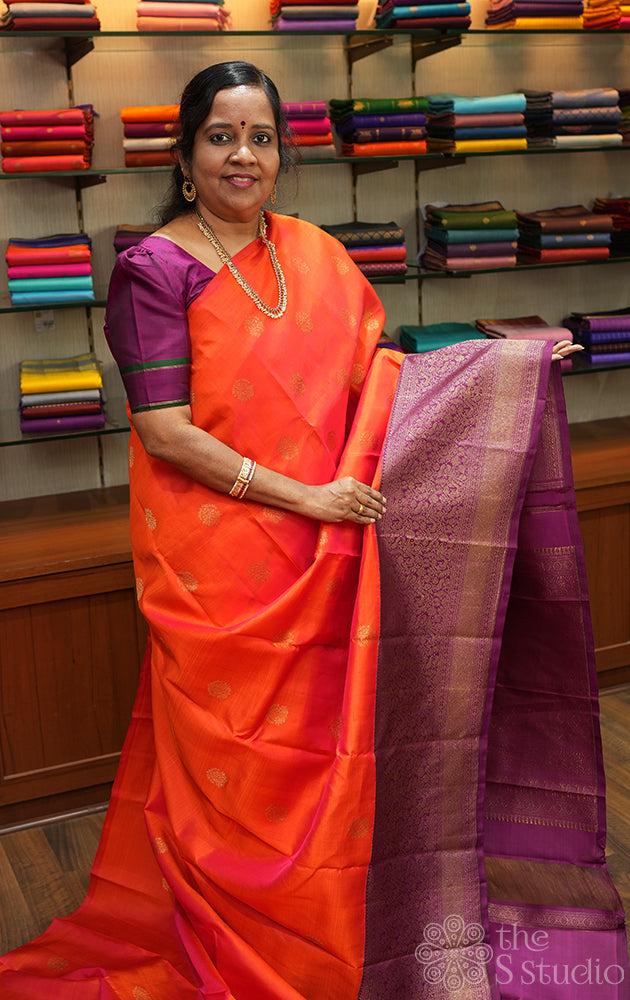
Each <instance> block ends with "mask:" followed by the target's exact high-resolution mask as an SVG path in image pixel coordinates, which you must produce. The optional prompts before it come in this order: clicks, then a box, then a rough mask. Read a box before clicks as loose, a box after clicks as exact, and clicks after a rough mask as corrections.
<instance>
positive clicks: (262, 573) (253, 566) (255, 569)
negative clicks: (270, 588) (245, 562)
mask: <svg viewBox="0 0 630 1000" xmlns="http://www.w3.org/2000/svg"><path fill="white" fill-rule="evenodd" d="M270 574H271V570H270V568H269V566H268V565H267V563H265V562H251V563H250V564H249V566H248V567H247V575H248V577H249V578H250V580H253V582H254V583H265V582H266V581H267V580H268V579H269V576H270Z"/></svg>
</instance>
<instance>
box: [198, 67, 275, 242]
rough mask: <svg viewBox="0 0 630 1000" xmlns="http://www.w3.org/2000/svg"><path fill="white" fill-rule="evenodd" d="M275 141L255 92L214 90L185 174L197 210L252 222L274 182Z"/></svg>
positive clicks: (263, 98) (261, 96) (263, 101)
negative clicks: (188, 173) (210, 105)
mask: <svg viewBox="0 0 630 1000" xmlns="http://www.w3.org/2000/svg"><path fill="white" fill-rule="evenodd" d="M279 141H280V137H279V136H278V132H277V130H276V124H275V119H274V114H273V110H272V107H271V104H270V103H269V99H268V97H267V95H266V94H265V91H264V90H263V89H262V88H261V87H253V86H238V87H230V88H229V89H226V90H220V91H219V92H218V94H217V95H216V97H215V99H214V102H213V104H212V107H211V109H210V114H209V115H208V117H207V118H206V119H205V121H204V122H202V124H201V125H200V126H199V128H198V129H197V134H196V136H195V142H194V146H193V153H192V163H191V164H190V175H191V177H192V180H193V182H194V184H195V187H196V188H197V202H198V203H200V207H205V208H206V209H207V210H208V211H209V212H211V213H212V214H213V215H215V216H216V217H217V218H219V219H222V220H224V221H226V222H248V221H250V220H252V219H254V218H255V217H256V216H257V215H258V212H259V211H260V208H261V206H262V204H263V202H264V201H265V200H266V199H267V198H268V197H269V195H270V194H271V191H272V189H273V186H274V184H275V181H276V176H277V174H278V169H279V167H280V155H279V152H278V143H279ZM184 172H185V173H186V170H185V169H184Z"/></svg>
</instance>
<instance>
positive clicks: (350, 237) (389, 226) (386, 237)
mask: <svg viewBox="0 0 630 1000" xmlns="http://www.w3.org/2000/svg"><path fill="white" fill-rule="evenodd" d="M320 228H321V229H323V230H324V232H326V233H330V235H331V236H334V237H335V239H338V240H339V242H340V243H342V244H343V245H344V247H345V248H346V250H347V251H348V254H349V255H350V257H352V259H353V261H354V262H355V264H356V265H357V267H358V268H359V270H360V271H362V272H363V274H364V275H365V276H366V277H367V278H381V277H393V276H396V275H400V276H402V275H404V274H406V273H407V264H406V262H405V257H406V253H407V251H406V246H405V233H404V230H403V229H402V227H401V226H399V225H398V223H396V222H346V223H342V224H340V225H336V226H321V227H320Z"/></svg>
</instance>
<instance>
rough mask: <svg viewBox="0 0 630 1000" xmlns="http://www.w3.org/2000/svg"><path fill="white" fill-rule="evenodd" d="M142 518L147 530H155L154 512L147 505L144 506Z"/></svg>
mask: <svg viewBox="0 0 630 1000" xmlns="http://www.w3.org/2000/svg"><path fill="white" fill-rule="evenodd" d="M144 518H145V521H146V522H147V525H148V527H149V530H150V531H155V529H156V528H157V519H156V517H155V514H154V513H153V511H152V510H149V508H148V507H145V508H144Z"/></svg>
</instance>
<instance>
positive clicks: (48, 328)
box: [35, 309, 55, 333]
mask: <svg viewBox="0 0 630 1000" xmlns="http://www.w3.org/2000/svg"><path fill="white" fill-rule="evenodd" d="M54 329H55V312H54V309H36V310H35V330H36V331H37V333H52V332H53V330H54Z"/></svg>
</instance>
